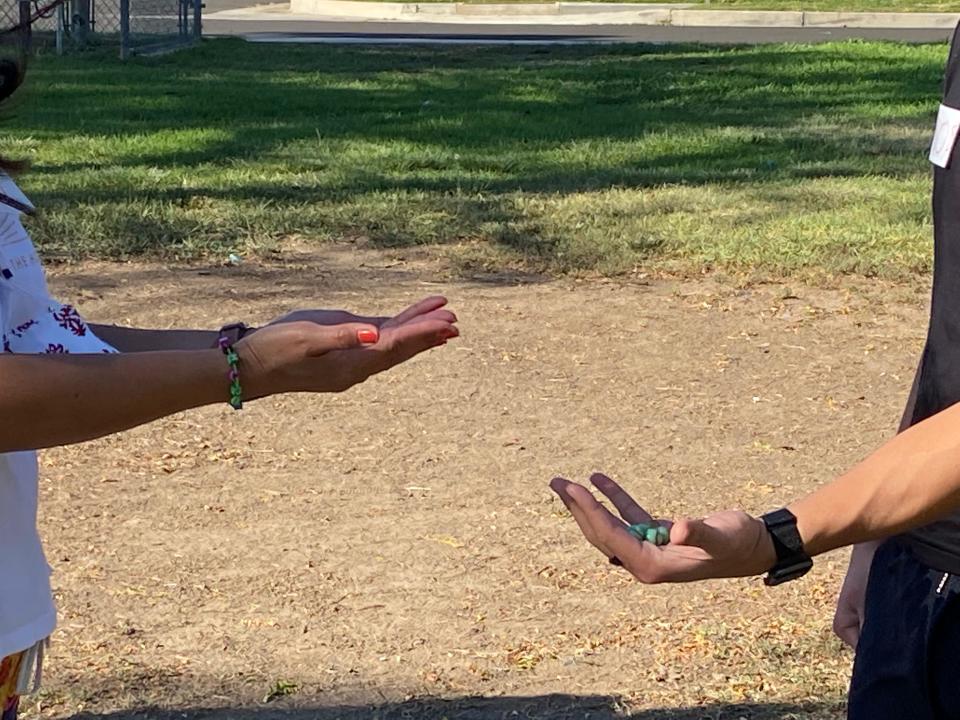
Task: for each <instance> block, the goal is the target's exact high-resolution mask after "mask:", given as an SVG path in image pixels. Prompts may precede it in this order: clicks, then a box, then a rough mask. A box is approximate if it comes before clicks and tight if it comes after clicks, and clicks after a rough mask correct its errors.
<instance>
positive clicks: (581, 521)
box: [550, 477, 613, 558]
mask: <svg viewBox="0 0 960 720" xmlns="http://www.w3.org/2000/svg"><path fill="white" fill-rule="evenodd" d="M550 488H551V489H552V490H553V491H554V492H555V493H556V494H557V495H559V496H560V499H561V500H563V504H564V505H566V506H567V510H569V511H570V514H571V515H573V519H574V520H576V521H577V525H579V526H580V532H582V533H583V536H584V537H585V538H586V539H587V540H588V541H589V542H590V544H591V545H593V546H594V547H595V548H597V550H599V551H600V552H602V553H603V554H604V555H606V556H607V557H608V558H609V557H611V556H612V555H613V553H611V552H610V551H609V550H607V549H606V548H605V547H604V546H603V544H602V543H601V542H600V541H599V539H598V538H597V535H596V532H595V531H594V528H593V525H592V523H591V522H590V521H589V519H588V517H587V514H586V513H585V512H584V509H583V507H581V505H580V502H578V501H577V499H576V498H575V497H574V495H573V493H574V492H576V491H577V489H579V490H582V491H583V492H584V493H585V494H586V495H588V496H589V497H590V498H593V495H591V494H590V491H589V490H587V489H586V488H585V487H582V486H580V485H577V484H576V483H572V482H570V481H569V480H567V479H566V478H562V477H555V478H554V479H553V480H551V481H550ZM594 502H596V500H594Z"/></svg>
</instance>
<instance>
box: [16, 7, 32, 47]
mask: <svg viewBox="0 0 960 720" xmlns="http://www.w3.org/2000/svg"><path fill="white" fill-rule="evenodd" d="M19 6H20V33H19V35H20V38H19V39H20V53H21V55H24V56H26V55H29V54H30V49H31V47H32V44H33V43H32V40H33V36H32V30H31V27H30V19H31V18H30V16H31V14H32V12H31V11H32V8H31V3H30V0H20V3H19Z"/></svg>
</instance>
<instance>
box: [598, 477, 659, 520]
mask: <svg viewBox="0 0 960 720" xmlns="http://www.w3.org/2000/svg"><path fill="white" fill-rule="evenodd" d="M590 482H592V483H593V484H594V486H595V487H596V488H597V490H599V491H600V492H602V493H603V494H604V495H606V496H607V498H608V499H609V500H610V502H612V503H613V504H614V507H616V508H617V511H618V512H619V513H620V516H621V517H622V518H623V519H624V520H626V521H627V522H628V523H630V524H631V525H632V524H635V523H649V522H651V521H652V520H653V518H652V517H650V513H648V512H647V511H646V510H644V509H643V508H642V507H640V505H639V504H637V502H636V500H634V499H633V498H632V497H630V495H629V494H628V493H627V491H626V490H624V489H623V488H622V487H620V485H618V484H617V483H616V482H614V481H613V480H612V479H610V478H609V477H607V476H606V475H604V474H603V473H594V474H593V475H591V476H590Z"/></svg>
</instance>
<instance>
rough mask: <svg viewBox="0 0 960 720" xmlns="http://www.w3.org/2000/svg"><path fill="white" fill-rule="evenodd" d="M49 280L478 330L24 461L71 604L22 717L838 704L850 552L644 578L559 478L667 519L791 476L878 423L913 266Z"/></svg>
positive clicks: (772, 497) (273, 270)
mask: <svg viewBox="0 0 960 720" xmlns="http://www.w3.org/2000/svg"><path fill="white" fill-rule="evenodd" d="M51 284H52V286H53V288H54V290H55V291H56V292H57V293H58V294H60V295H61V296H64V297H66V298H69V299H71V300H73V301H75V302H76V303H77V304H78V305H79V306H80V307H81V308H82V310H83V311H84V312H85V314H86V315H87V316H88V317H89V318H90V319H93V320H98V321H110V322H118V323H130V324H138V325H146V326H151V325H152V326H157V327H173V326H189V325H195V326H207V327H209V326H216V325H218V324H220V323H221V322H226V321H233V320H235V319H238V318H246V319H248V320H250V321H252V322H258V321H263V320H266V319H268V318H270V317H271V316H274V315H277V314H280V313H281V312H283V311H284V310H287V309H291V308H295V307H318V306H320V307H346V308H349V309H352V310H356V311H370V312H375V311H390V310H394V309H398V308H400V307H401V306H403V305H405V304H406V303H408V302H410V301H411V300H413V299H415V298H417V297H419V296H422V295H425V294H433V293H438V292H442V293H445V294H447V295H448V296H449V297H450V299H451V305H452V307H453V308H454V309H455V310H456V311H457V312H458V314H459V315H460V318H461V325H462V331H463V337H462V338H461V339H460V340H458V341H456V342H453V343H451V344H450V345H448V346H447V347H445V348H441V349H439V350H437V351H435V352H433V353H432V354H431V355H429V356H426V357H423V358H420V359H418V360H416V361H414V362H412V363H410V364H409V366H407V367H403V368H400V369H398V370H396V371H394V372H393V373H392V374H389V375H386V376H382V377H380V378H377V379H374V380H373V381H371V382H369V383H368V384H366V385H364V386H361V387H360V388H359V389H355V390H353V391H351V392H349V393H347V394H344V395H340V396H325V397H307V396H293V397H284V398H279V399H268V400H264V401H261V402H258V403H254V404H250V405H249V406H248V408H247V409H245V410H244V411H243V412H242V413H233V412H232V411H230V409H229V408H228V407H227V406H226V404H224V405H223V407H216V408H207V409H204V410H202V411H199V412H191V413H187V414H183V415H180V416H176V417H173V418H170V419H167V420H165V421H162V422H158V423H156V424H153V425H151V426H149V427H145V428H140V429H138V430H136V431H133V432H130V433H127V434H125V435H123V436H118V437H110V438H107V439H104V440H100V441H97V442H94V443H90V444H87V445H84V446H79V447H71V448H66V449H57V450H54V451H49V452H45V453H43V455H42V492H43V499H42V510H41V512H42V527H43V533H44V536H45V539H46V542H47V547H48V554H49V559H50V562H51V564H52V565H53V567H54V569H55V574H54V585H55V590H56V594H57V597H58V603H59V607H60V615H61V624H60V628H59V630H58V631H57V633H56V635H55V639H54V645H53V649H52V652H51V657H50V658H49V661H48V665H47V675H46V681H47V684H46V689H45V691H44V692H43V694H42V695H40V696H39V698H34V699H33V700H32V701H31V702H30V703H28V705H27V712H28V716H36V714H37V713H38V712H39V714H40V715H41V716H42V717H48V718H64V717H69V716H73V715H76V714H79V715H80V716H82V717H103V718H111V719H113V718H116V719H117V720H120V719H121V718H134V717H163V718H169V719H170V720H173V719H174V718H194V719H196V718H218V719H225V718H241V719H249V720H254V718H256V719H257V720H260V719H272V718H290V719H291V720H306V719H307V718H321V719H325V720H326V719H332V718H371V719H372V718H381V719H385V718H437V719H439V718H450V719H453V718H491V719H493V718H497V719H499V718H613V717H621V716H624V715H629V716H630V717H634V718H642V719H644V720H653V719H654V718H657V719H660V718H662V719H664V720H681V719H691V720H692V719H694V718H713V719H720V718H723V719H730V720H733V719H735V718H799V717H803V718H840V717H842V710H843V695H844V692H845V689H846V683H847V677H848V672H849V665H850V660H851V656H850V654H849V653H848V652H847V651H845V650H843V649H842V648H841V646H840V643H839V642H838V641H836V640H835V639H833V637H832V635H831V633H830V630H829V626H830V619H831V616H832V608H833V602H834V599H835V595H836V592H837V590H838V588H839V581H840V578H841V576H842V572H843V568H844V566H845V562H846V557H847V556H846V553H845V552H839V553H835V554H832V555H829V556H826V557H824V558H821V559H820V560H819V562H818V563H817V565H816V568H815V570H814V572H813V573H812V574H811V575H810V576H808V578H806V579H805V580H803V581H801V582H798V583H792V584H790V585H787V586H784V587H782V588H778V589H774V590H770V589H766V588H765V587H764V586H763V585H762V583H760V582H759V581H758V580H755V579H751V580H743V581H725V582H713V583H706V584H702V585H698V586H676V587H672V586H668V587H654V588H643V587H641V586H639V585H636V584H634V583H632V582H631V581H629V579H628V577H626V576H625V575H624V574H623V573H622V571H616V570H615V569H613V568H611V567H610V566H609V565H607V564H606V563H605V562H603V559H602V558H601V557H600V556H599V555H597V554H596V553H595V552H594V551H593V550H592V548H590V547H589V546H587V545H586V544H585V543H584V542H583V540H582V538H581V537H580V535H579V533H578V532H577V531H576V527H575V525H574V524H573V522H572V520H570V518H569V516H568V515H567V514H566V512H565V511H564V509H563V508H562V506H561V504H560V503H559V501H557V500H555V499H554V497H553V496H552V495H551V493H550V492H549V491H548V488H547V482H548V481H549V480H550V478H551V477H552V476H553V475H555V474H563V475H565V476H567V477H571V478H580V479H583V478H586V477H587V475H588V474H589V473H590V472H591V471H592V470H595V469H602V470H605V471H607V472H608V473H610V474H611V475H613V476H614V477H617V478H620V479H622V480H623V481H624V482H625V483H626V484H627V485H628V487H629V488H631V489H632V490H634V491H635V492H636V493H637V494H638V495H639V496H640V497H641V498H642V499H643V500H645V502H646V503H647V504H648V506H649V507H651V508H652V509H654V510H655V511H656V512H658V513H659V514H660V515H663V516H672V515H682V514H701V513H703V512H706V511H709V510H713V509H720V508H727V507H742V508H745V509H747V510H750V511H757V512H759V511H765V510H768V509H772V508H774V507H777V506H778V505H779V504H781V503H783V502H785V501H787V500H789V499H791V498H793V497H796V496H797V495H799V494H801V493H804V492H806V491H809V490H810V489H812V488H814V487H815V486H816V485H817V484H819V483H821V482H824V481H826V480H828V479H830V478H831V477H833V476H834V475H836V474H837V473H838V472H840V471H842V470H843V469H844V468H846V467H848V466H850V465H851V464H852V463H854V462H855V461H856V460H858V459H859V458H861V457H862V456H863V455H865V454H866V453H867V452H868V451H869V450H870V449H871V448H873V447H874V446H876V445H877V444H878V443H880V442H881V441H882V440H883V439H885V438H886V437H888V436H890V434H891V433H892V431H893V429H894V428H895V426H896V423H897V420H898V418H899V412H900V409H901V405H902V403H903V400H904V399H905V396H906V392H907V389H908V386H909V384H910V380H911V376H912V372H913V369H914V365H915V362H916V359H917V357H918V353H919V349H920V345H921V343H922V340H923V335H924V332H925V325H926V314H925V313H926V303H927V286H926V285H925V284H922V283H919V282H918V283H917V286H916V287H912V286H911V287H907V286H903V285H898V286H892V285H883V284H879V283H870V282H867V281H861V282H857V283H854V282H849V283H843V284H841V285H838V286H837V287H834V288H832V289H814V288H811V287H805V286H802V285H799V284H792V285H790V286H789V287H788V286H787V285H784V284H767V285H755V286H750V287H746V288H738V287H737V286H736V284H735V283H732V282H727V281H722V280H719V279H716V278H706V279H702V280H695V281H687V280H685V281H680V280H647V281H644V280H634V281H630V282H627V281H607V282H601V281H581V282H578V281H575V280H570V279H567V280H554V281H545V280H542V279H538V278H535V277H518V276H501V277H483V278H474V279H467V280H464V279H462V278H455V277H453V276H448V275H446V274H444V272H443V271H442V270H441V269H440V266H439V265H436V264H433V263H430V262H426V261H420V260H417V259H416V258H413V257H411V256H407V257H400V256H398V255H396V254H383V253H375V252H372V251H369V252H368V251H363V250H360V249H357V248H351V247H340V248H332V249H327V250H324V251H322V252H314V253H312V254H311V253H308V252H300V253H293V254H291V255H288V256H285V258H284V259H283V260H279V259H278V260H277V261H276V262H267V263H247V264H243V265H241V266H240V267H230V268H219V267H210V268H199V267H177V268H168V267H162V266H155V265H84V266H77V267H66V268H58V269H54V270H53V271H52V273H51Z"/></svg>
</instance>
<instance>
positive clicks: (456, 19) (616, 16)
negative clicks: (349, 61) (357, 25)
mask: <svg viewBox="0 0 960 720" xmlns="http://www.w3.org/2000/svg"><path fill="white" fill-rule="evenodd" d="M232 2H238V0H232ZM206 17H207V18H208V19H210V20H229V21H234V22H236V21H253V22H264V21H277V20H287V21H296V22H309V21H311V20H313V21H317V20H323V21H336V20H343V21H364V20H367V21H370V20H374V21H376V20H380V21H406V22H417V23H461V22H462V23H470V24H496V25H544V24H547V25H650V26H661V27H744V28H746V27H770V28H902V29H929V30H948V29H951V28H953V27H954V26H955V25H957V23H958V22H960V13H876V12H789V11H787V12H784V11H760V10H741V11H736V10H703V9H700V6H696V5H692V4H662V5H652V4H642V5H641V4H634V3H629V4H626V3H623V4H621V3H589V2H554V3H510V4H493V3H491V4H485V3H476V4H475V3H440V2H438V3H416V2H412V3H401V2H364V1H363V0H290V3H289V4H277V5H266V6H264V5H260V6H254V7H246V8H237V7H231V8H230V9H226V10H222V11H220V12H213V13H209V14H207V16H206Z"/></svg>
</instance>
